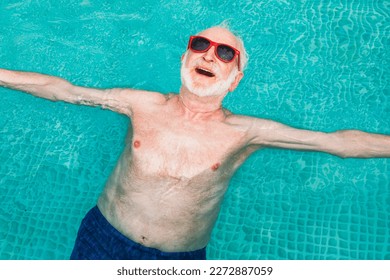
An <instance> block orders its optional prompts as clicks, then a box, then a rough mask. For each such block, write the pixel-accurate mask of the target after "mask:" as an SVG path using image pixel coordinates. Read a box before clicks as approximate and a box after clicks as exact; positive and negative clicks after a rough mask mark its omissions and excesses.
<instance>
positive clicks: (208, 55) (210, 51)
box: [203, 46, 215, 62]
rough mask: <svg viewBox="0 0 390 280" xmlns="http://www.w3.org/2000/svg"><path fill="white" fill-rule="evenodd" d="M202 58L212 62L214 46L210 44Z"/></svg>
mask: <svg viewBox="0 0 390 280" xmlns="http://www.w3.org/2000/svg"><path fill="white" fill-rule="evenodd" d="M203 59H204V60H206V61H207V62H214V61H215V47H214V46H212V47H211V48H209V49H208V51H207V52H206V53H205V54H204V55H203Z"/></svg>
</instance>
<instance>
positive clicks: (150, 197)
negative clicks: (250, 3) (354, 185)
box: [0, 27, 390, 259]
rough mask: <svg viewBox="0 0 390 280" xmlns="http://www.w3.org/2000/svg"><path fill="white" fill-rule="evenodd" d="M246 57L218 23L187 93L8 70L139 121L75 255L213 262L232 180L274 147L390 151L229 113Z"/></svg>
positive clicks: (187, 72)
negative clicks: (209, 248) (209, 254)
mask: <svg viewBox="0 0 390 280" xmlns="http://www.w3.org/2000/svg"><path fill="white" fill-rule="evenodd" d="M245 63H246V54H245V50H244V47H243V44H242V42H241V40H240V39H239V38H237V37H236V36H235V35H234V34H232V33H231V32H230V31H229V30H228V29H225V28H222V27H213V28H210V29H207V30H205V31H203V32H201V33H199V34H198V35H197V36H192V37H191V38H190V40H189V43H188V49H187V52H186V53H185V54H184V55H183V57H182V69H181V75H182V87H181V89H180V93H179V94H169V95H163V94H160V93H157V92H147V91H139V90H131V89H109V90H98V89H91V88H83V87H78V86H74V85H72V84H70V83H69V82H67V81H65V80H62V79H59V78H56V77H50V76H45V75H41V74H36V73H24V72H15V71H8V70H0V85H1V86H6V87H10V88H13V89H17V90H21V91H26V92H28V93H31V94H33V95H35V96H38V97H42V98H46V99H50V100H53V101H65V102H70V103H74V104H82V105H91V106H102V107H103V108H107V109H110V110H113V111H115V112H118V113H121V114H125V115H127V116H129V117H130V118H131V120H132V125H131V126H130V127H129V130H128V134H127V138H126V146H125V149H124V151H123V153H122V155H121V157H120V159H119V161H118V163H117V165H116V167H115V169H114V171H113V173H112V175H111V176H110V178H109V179H108V181H107V183H106V186H105V189H104V191H103V193H102V194H101V196H100V198H99V200H98V203H97V206H96V207H94V208H93V209H92V210H91V211H90V212H89V213H88V214H87V215H86V217H85V218H84V220H83V221H82V224H81V226H80V229H79V232H78V236H77V240H76V244H75V247H74V249H73V253H72V256H71V258H72V259H205V258H206V253H205V252H206V250H205V247H206V245H207V243H208V242H209V239H210V235H211V231H212V229H213V226H214V223H215V221H216V219H217V216H218V212H219V210H220V205H221V201H222V199H223V196H224V193H225V191H226V188H227V186H228V183H229V179H230V178H231V177H232V175H233V174H234V172H235V171H236V170H237V168H238V167H239V166H240V165H241V164H242V163H243V162H244V160H245V159H246V158H247V157H248V156H249V155H250V154H251V153H253V152H254V151H256V150H258V149H261V148H264V147H278V148H288V149H297V150H311V151H322V152H327V153H331V154H334V155H337V156H340V157H389V156H390V137H389V136H385V135H379V134H368V133H364V132H361V131H351V130H347V131H337V132H335V133H322V132H313V131H308V130H299V129H294V128H291V127H288V126H286V125H283V124H280V123H277V122H274V121H270V120H264V119H258V118H253V117H247V116H241V115H234V114H232V113H231V112H229V111H227V110H226V109H224V108H223V107H222V105H221V104H222V100H223V98H224V97H225V95H226V94H227V93H228V92H229V91H233V90H234V89H235V88H236V87H237V85H238V84H239V82H240V80H241V78H242V77H243V73H242V71H243V68H244V65H245Z"/></svg>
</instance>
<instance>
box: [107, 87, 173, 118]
mask: <svg viewBox="0 0 390 280" xmlns="http://www.w3.org/2000/svg"><path fill="white" fill-rule="evenodd" d="M109 95H113V96H116V98H115V99H116V100H117V102H120V103H122V104H121V105H122V106H126V107H128V109H129V110H128V111H129V115H130V116H131V115H132V114H133V113H134V111H139V110H144V109H145V108H150V107H151V106H155V105H161V104H164V103H165V102H166V100H167V97H166V95H164V94H162V93H159V92H155V91H146V90H134V89H127V88H115V89H111V90H110V93H109Z"/></svg>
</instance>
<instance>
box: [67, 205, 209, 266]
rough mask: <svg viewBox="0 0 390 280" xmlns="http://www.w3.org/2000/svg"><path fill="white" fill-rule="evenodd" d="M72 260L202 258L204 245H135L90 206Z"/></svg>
mask: <svg viewBox="0 0 390 280" xmlns="http://www.w3.org/2000/svg"><path fill="white" fill-rule="evenodd" d="M70 259H71V260H205V259H206V248H203V249H200V250H196V251H192V252H173V253H171V252H162V251H160V250H157V249H154V248H148V247H145V246H143V245H141V244H138V243H136V242H134V241H132V240H130V239H129V238H127V237H126V236H124V235H123V234H122V233H120V232H119V231H118V230H116V229H115V228H114V227H113V226H112V225H111V224H110V223H109V222H108V221H107V220H106V218H105V217H104V216H103V215H102V213H101V212H100V210H99V208H98V207H97V206H95V207H94V208H92V209H91V210H90V211H89V212H88V213H87V215H86V216H85V218H84V219H83V221H82V222H81V225H80V229H79V231H78V234H77V238H76V242H75V245H74V248H73V252H72V255H71V257H70Z"/></svg>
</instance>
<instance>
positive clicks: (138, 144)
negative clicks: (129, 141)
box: [133, 140, 141, 148]
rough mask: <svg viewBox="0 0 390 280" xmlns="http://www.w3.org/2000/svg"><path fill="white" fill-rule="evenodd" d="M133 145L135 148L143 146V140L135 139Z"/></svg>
mask: <svg viewBox="0 0 390 280" xmlns="http://www.w3.org/2000/svg"><path fill="white" fill-rule="evenodd" d="M133 146H134V148H139V147H140V146H141V142H140V141H139V140H135V141H134V144H133Z"/></svg>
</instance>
